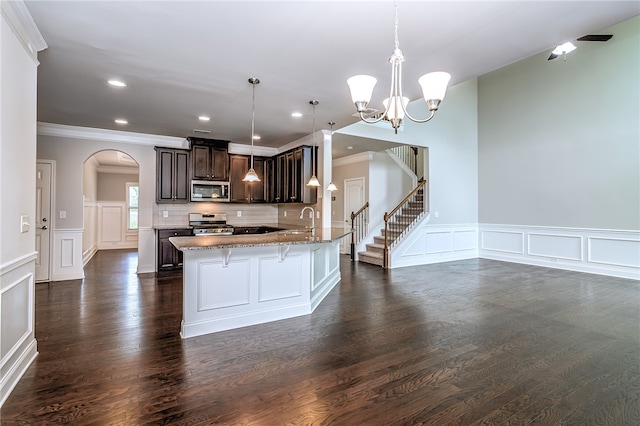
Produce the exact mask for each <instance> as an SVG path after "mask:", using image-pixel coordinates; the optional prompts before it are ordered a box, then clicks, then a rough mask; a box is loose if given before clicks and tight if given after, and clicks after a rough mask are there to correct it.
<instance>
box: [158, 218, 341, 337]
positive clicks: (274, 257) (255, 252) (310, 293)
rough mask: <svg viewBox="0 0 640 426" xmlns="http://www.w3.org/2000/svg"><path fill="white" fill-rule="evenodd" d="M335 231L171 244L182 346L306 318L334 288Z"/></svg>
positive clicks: (336, 263)
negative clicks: (179, 289) (179, 263)
mask: <svg viewBox="0 0 640 426" xmlns="http://www.w3.org/2000/svg"><path fill="white" fill-rule="evenodd" d="M349 233H350V231H345V230H344V229H340V228H324V229H314V230H313V232H312V231H311V230H283V231H278V232H271V233H266V234H258V235H227V236H192V237H172V238H170V241H171V243H172V244H173V245H174V246H175V247H176V248H177V249H178V250H180V251H182V252H183V256H184V267H183V314H182V327H181V336H182V337H183V338H188V337H193V336H199V335H202V334H208V333H214V332H218V331H223V330H230V329H233V328H239V327H245V326H249V325H255V324H261V323H265V322H269V321H276V320H281V319H285V318H292V317H296V316H300V315H308V314H311V313H312V312H313V311H314V310H315V308H316V307H317V306H318V305H319V304H320V302H322V300H323V299H324V297H325V296H326V295H327V294H328V293H329V292H330V291H331V289H332V288H333V287H334V286H335V285H336V284H337V283H338V282H339V281H340V262H339V260H340V259H339V256H340V250H339V246H340V244H339V240H340V238H342V237H344V236H346V235H349Z"/></svg>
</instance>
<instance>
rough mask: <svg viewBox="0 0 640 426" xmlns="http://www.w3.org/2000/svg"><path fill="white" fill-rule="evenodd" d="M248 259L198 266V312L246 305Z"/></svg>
mask: <svg viewBox="0 0 640 426" xmlns="http://www.w3.org/2000/svg"><path fill="white" fill-rule="evenodd" d="M250 261H251V260H250V259H249V258H246V257H244V258H238V259H234V260H231V261H229V260H228V259H223V260H220V261H210V262H200V263H199V264H198V281H197V284H198V311H199V312H201V311H207V310H215V309H222V308H232V307H234V306H239V305H247V304H249V302H250V301H251V300H250V298H249V297H250V291H249V284H250V280H251V274H250V270H251V268H250V267H249V262H250Z"/></svg>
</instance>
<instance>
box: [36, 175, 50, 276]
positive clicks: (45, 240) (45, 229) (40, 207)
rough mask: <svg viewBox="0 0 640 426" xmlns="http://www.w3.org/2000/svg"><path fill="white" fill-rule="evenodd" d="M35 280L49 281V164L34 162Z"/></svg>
mask: <svg viewBox="0 0 640 426" xmlns="http://www.w3.org/2000/svg"><path fill="white" fill-rule="evenodd" d="M35 226H36V251H37V252H38V257H37V258H36V270H35V273H36V281H49V273H50V271H49V269H50V267H49V265H50V264H51V262H50V260H49V254H50V246H51V244H50V242H51V226H52V224H51V164H49V163H37V164H36V220H35Z"/></svg>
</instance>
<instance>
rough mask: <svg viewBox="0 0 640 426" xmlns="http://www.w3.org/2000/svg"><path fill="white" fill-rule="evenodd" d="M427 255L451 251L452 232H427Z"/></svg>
mask: <svg viewBox="0 0 640 426" xmlns="http://www.w3.org/2000/svg"><path fill="white" fill-rule="evenodd" d="M425 237H426V242H427V254H434V253H449V252H452V251H453V232H451V231H440V232H427V233H426V235H425Z"/></svg>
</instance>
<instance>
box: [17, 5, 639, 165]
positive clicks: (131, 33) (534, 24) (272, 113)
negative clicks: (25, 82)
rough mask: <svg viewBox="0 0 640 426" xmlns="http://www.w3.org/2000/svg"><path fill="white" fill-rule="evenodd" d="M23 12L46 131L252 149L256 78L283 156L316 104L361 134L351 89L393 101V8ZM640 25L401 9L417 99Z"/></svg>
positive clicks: (442, 8)
mask: <svg viewBox="0 0 640 426" xmlns="http://www.w3.org/2000/svg"><path fill="white" fill-rule="evenodd" d="M25 3H26V5H27V7H28V9H29V10H30V12H31V14H32V16H33V18H34V20H35V22H36V24H37V26H38V28H39V29H40V31H41V33H42V35H43V36H44V38H45V40H46V42H47V43H48V45H49V47H48V49H46V50H44V51H43V52H41V53H40V54H39V59H40V62H41V65H40V67H39V70H38V120H39V121H41V122H49V123H58V124H67V125H75V126H84V127H96V128H103V129H117V130H126V131H131V132H139V133H150V134H158V135H166V136H176V137H186V136H194V135H195V134H194V133H193V129H203V130H210V131H211V133H210V134H208V135H200V136H202V137H208V138H214V139H224V140H229V141H232V142H236V143H250V135H251V85H250V84H249V83H248V81H247V79H248V78H249V77H258V78H259V79H260V80H261V83H260V84H259V85H258V86H257V89H256V133H257V134H259V135H261V137H262V139H261V140H260V141H259V142H257V143H258V144H260V145H263V146H270V147H279V146H282V145H285V144H286V143H289V142H292V141H295V140H297V139H299V138H301V137H303V136H305V135H308V134H310V133H311V129H312V117H311V111H312V109H311V106H310V105H309V101H310V100H311V99H317V100H319V101H320V104H319V105H318V106H317V107H316V123H317V126H316V128H318V129H319V128H325V129H326V128H328V127H329V126H328V125H327V124H326V123H327V122H329V121H335V122H336V123H337V124H336V125H335V126H334V130H338V129H340V128H341V127H344V126H346V125H348V124H351V123H353V122H355V121H357V119H356V118H355V117H353V113H354V112H355V108H354V106H353V105H352V103H351V99H350V96H349V91H348V87H347V85H346V80H347V78H348V77H349V76H351V75H354V74H361V73H366V74H371V75H374V76H376V77H377V78H378V81H379V83H378V86H377V87H376V90H375V91H374V99H373V100H372V104H371V106H373V107H375V108H378V107H379V104H381V99H382V98H384V97H386V96H387V93H388V90H389V80H390V65H389V63H388V61H387V59H388V57H389V56H390V54H391V51H392V49H393V20H394V5H393V2H392V1H340V2H338V1H254V2H247V1H192V2H186V1H51V0H49V1H30V0H27V1H26V2H25ZM639 13H640V2H638V1H627V2H618V1H555V2H543V1H528V2H522V1H408V0H407V1H401V2H400V4H399V40H400V47H401V48H402V50H403V52H404V55H405V57H406V62H405V63H404V70H403V74H404V75H403V82H404V90H405V95H408V96H409V98H411V99H412V100H413V99H417V98H419V97H420V93H419V86H418V84H417V79H418V77H419V76H420V75H422V74H424V73H426V72H430V71H436V70H444V71H448V72H449V73H451V74H452V76H453V77H452V81H451V85H454V84H456V83H460V82H462V81H465V80H467V79H470V78H473V77H476V76H479V75H482V74H484V73H487V72H489V71H492V70H495V69H498V68H501V67H503V66H505V65H507V64H510V63H513V62H515V61H518V60H521V59H524V58H526V57H529V56H532V55H534V54H538V53H540V52H543V51H548V50H551V49H552V48H553V47H554V46H555V45H556V44H558V43H560V42H564V41H566V40H569V39H575V38H577V37H580V36H582V35H585V34H591V33H598V31H600V30H601V29H603V28H606V27H608V26H610V25H613V24H615V23H618V22H621V21H623V20H625V19H628V18H630V17H633V16H636V15H638V14H639ZM110 78H118V79H122V80H124V81H125V82H126V83H127V84H128V87H126V88H120V89H118V88H113V87H110V86H109V85H107V83H106V80H107V79H110ZM443 106H444V105H443ZM293 111H300V112H302V113H304V114H305V115H304V116H303V117H302V118H299V119H293V118H292V117H291V116H290V114H291V112H293ZM201 114H206V115H209V116H210V117H211V121H210V122H208V123H203V122H199V121H198V119H197V117H198V115H201ZM116 118H126V119H127V120H128V121H129V124H128V125H126V126H119V125H116V124H115V123H114V119H116ZM350 139H352V138H350ZM353 142H354V141H353V140H351V141H349V142H342V145H344V144H350V143H351V144H352V143H353ZM334 145H335V146H336V149H337V150H339V149H340V147H341V142H340V141H339V139H338V138H337V137H336V139H335V140H334ZM342 152H345V153H346V152H347V151H346V149H345V150H342ZM335 156H336V153H335V152H334V157H335ZM340 156H341V155H340Z"/></svg>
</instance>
